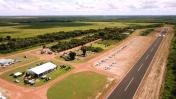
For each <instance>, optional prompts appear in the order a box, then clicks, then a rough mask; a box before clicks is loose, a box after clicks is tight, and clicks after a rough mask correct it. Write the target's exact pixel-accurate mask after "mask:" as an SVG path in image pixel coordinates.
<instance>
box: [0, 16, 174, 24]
mask: <svg viewBox="0 0 176 99" xmlns="http://www.w3.org/2000/svg"><path fill="white" fill-rule="evenodd" d="M75 21H91V22H92V21H95V22H102V21H104V22H144V23H146V22H148V23H176V16H173V15H170V16H169V15H168V16H152V15H151V16H150V15H148V16H147V15H146V16H134V15H133V16H29V17H23V16H19V17H0V23H4V24H6V23H26V22H27V23H31V22H75ZM0 25H1V24H0ZM11 25H13V24H11Z"/></svg>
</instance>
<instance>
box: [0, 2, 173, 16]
mask: <svg viewBox="0 0 176 99" xmlns="http://www.w3.org/2000/svg"><path fill="white" fill-rule="evenodd" d="M171 9H172V10H171ZM175 10H176V1H175V0H0V11H1V13H0V15H92V14H93V15H121V14H126V15H128V14H130V15H132V14H138V15H141V14H142V15H144V14H176V11H175Z"/></svg>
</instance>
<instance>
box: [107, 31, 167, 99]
mask: <svg viewBox="0 0 176 99" xmlns="http://www.w3.org/2000/svg"><path fill="white" fill-rule="evenodd" d="M165 31H166V30H165ZM165 31H162V32H161V33H160V36H159V37H158V38H157V39H156V40H155V41H154V43H153V44H152V45H151V46H150V48H149V49H148V50H147V51H146V52H145V54H144V55H143V56H142V57H141V58H140V59H139V61H138V62H137V63H136V64H135V65H134V67H133V68H132V69H131V70H130V72H129V73H128V74H127V75H126V76H125V78H124V79H123V80H122V81H121V82H120V84H119V85H118V86H117V87H116V88H115V90H114V91H113V92H112V93H111V95H110V96H108V97H107V99H132V98H133V96H134V94H135V92H136V90H137V88H138V86H139V84H140V82H141V80H142V79H143V77H144V75H145V73H146V71H147V69H148V67H149V65H150V63H151V61H152V59H153V57H154V55H155V53H156V51H157V49H158V48H159V46H160V43H161V41H162V39H163V38H164V36H165Z"/></svg>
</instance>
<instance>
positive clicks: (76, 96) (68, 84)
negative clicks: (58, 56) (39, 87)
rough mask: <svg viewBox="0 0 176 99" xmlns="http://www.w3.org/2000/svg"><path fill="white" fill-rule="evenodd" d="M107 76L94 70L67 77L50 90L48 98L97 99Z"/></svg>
mask: <svg viewBox="0 0 176 99" xmlns="http://www.w3.org/2000/svg"><path fill="white" fill-rule="evenodd" d="M106 83H107V78H106V77H105V76H103V75H100V74H97V73H94V72H81V73H77V74H74V75H71V76H69V77H67V78H65V79H64V80H63V81H61V82H60V83H57V84H56V85H54V86H53V87H51V88H50V89H49V90H48V93H47V95H48V99H95V97H96V95H97V93H98V92H100V91H102V89H103V87H104V86H105V84H106Z"/></svg>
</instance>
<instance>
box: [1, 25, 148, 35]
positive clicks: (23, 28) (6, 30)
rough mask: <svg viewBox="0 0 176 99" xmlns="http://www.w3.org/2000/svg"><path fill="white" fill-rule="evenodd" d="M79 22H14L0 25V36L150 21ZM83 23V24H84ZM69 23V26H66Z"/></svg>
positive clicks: (96, 27)
mask: <svg viewBox="0 0 176 99" xmlns="http://www.w3.org/2000/svg"><path fill="white" fill-rule="evenodd" d="M76 23H79V24H71V25H70V22H68V23H64V25H62V26H61V25H60V23H59V24H58V23H54V24H47V23H42V25H44V27H42V28H39V26H36V24H30V25H24V24H16V25H13V26H11V25H9V26H0V31H1V32H0V36H1V37H6V36H11V37H14V38H26V37H34V36H37V35H43V34H47V33H53V32H59V31H73V30H88V29H99V28H105V27H127V26H129V24H138V25H148V24H150V23H120V22H76ZM80 24H83V25H80ZM84 24H85V25H84ZM68 25H69V26H68Z"/></svg>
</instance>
